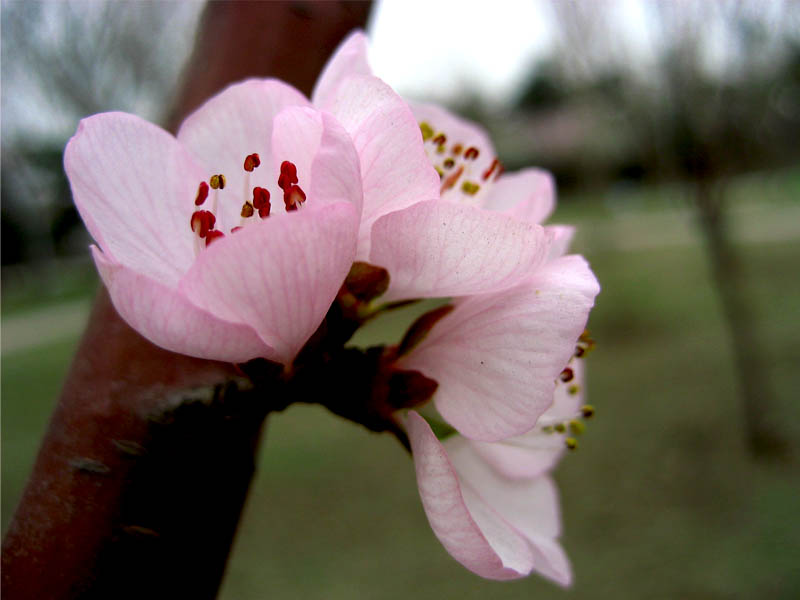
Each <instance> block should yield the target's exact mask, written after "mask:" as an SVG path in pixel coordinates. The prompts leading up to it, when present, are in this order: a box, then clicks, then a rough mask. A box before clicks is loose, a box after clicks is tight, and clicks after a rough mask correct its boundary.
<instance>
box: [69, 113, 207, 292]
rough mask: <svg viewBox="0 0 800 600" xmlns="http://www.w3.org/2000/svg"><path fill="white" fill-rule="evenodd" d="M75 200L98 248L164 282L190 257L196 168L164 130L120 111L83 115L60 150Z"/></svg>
mask: <svg viewBox="0 0 800 600" xmlns="http://www.w3.org/2000/svg"><path fill="white" fill-rule="evenodd" d="M64 168H65V170H66V172H67V176H68V177H69V180H70V185H71V187H72V195H73V197H74V199H75V205H76V206H77V208H78V211H79V212H80V214H81V217H82V218H83V221H84V223H86V227H87V228H88V229H89V232H90V233H91V234H92V237H94V239H95V240H96V241H97V243H98V244H99V245H100V247H101V248H102V249H103V252H105V253H106V255H107V256H108V257H109V258H112V259H113V260H114V261H116V262H118V263H120V264H122V265H125V266H126V267H129V268H130V269H133V270H134V271H136V272H138V273H141V274H143V275H146V276H148V277H151V278H152V279H154V280H156V281H159V282H161V283H163V284H165V285H167V286H173V285H176V284H177V281H178V280H179V279H180V277H181V276H182V274H183V272H184V271H186V269H188V268H189V266H190V265H191V264H192V261H193V260H194V254H193V251H192V243H193V235H194V234H193V233H192V231H191V229H190V227H189V218H190V217H191V214H192V211H193V210H194V198H195V195H196V194H197V186H198V184H199V183H200V180H201V179H202V177H203V175H202V170H200V168H199V167H198V166H197V165H196V164H195V163H194V162H193V161H192V159H191V158H190V156H189V155H188V153H187V152H186V151H185V150H184V149H183V148H182V147H181V146H180V144H179V143H178V142H177V141H176V140H175V138H173V137H172V136H171V135H170V134H169V133H167V132H166V131H164V130H163V129H161V128H159V127H157V126H155V125H153V124H151V123H148V122H147V121H144V120H143V119H140V118H139V117H136V116H134V115H128V114H125V113H104V114H99V115H94V116H92V117H89V118H87V119H83V120H82V121H81V123H80V125H79V126H78V131H77V132H76V133H75V135H74V136H73V137H72V139H70V141H69V143H68V144H67V148H66V150H65V152H64Z"/></svg>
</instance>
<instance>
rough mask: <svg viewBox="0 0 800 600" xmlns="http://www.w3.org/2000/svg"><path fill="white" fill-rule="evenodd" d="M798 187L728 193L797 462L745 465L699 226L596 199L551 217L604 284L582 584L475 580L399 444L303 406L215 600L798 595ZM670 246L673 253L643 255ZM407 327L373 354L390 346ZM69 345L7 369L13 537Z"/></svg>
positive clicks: (569, 517) (266, 467) (580, 532)
mask: <svg viewBox="0 0 800 600" xmlns="http://www.w3.org/2000/svg"><path fill="white" fill-rule="evenodd" d="M797 181H798V179H797V177H795V176H793V177H791V178H789V179H786V180H785V181H784V182H783V184H781V183H778V184H775V186H774V189H773V191H772V194H771V195H767V197H766V198H765V197H764V195H763V193H762V195H761V196H759V195H758V194H759V193H761V192H763V190H764V189H767V188H768V187H769V186H764V185H761V186H759V185H757V184H754V183H753V182H752V181H750V180H745V181H742V182H740V184H738V185H737V186H736V188H735V189H734V192H735V194H736V196H735V197H736V206H735V209H736V210H735V211H734V223H733V226H734V230H735V231H737V232H739V231H742V230H748V231H749V230H750V229H751V228H755V229H756V230H758V231H760V233H758V235H755V236H753V238H752V239H751V238H747V241H746V242H743V243H742V244H741V245H740V250H741V252H742V256H743V258H744V267H745V269H746V272H747V274H748V276H749V279H750V283H751V290H750V291H751V294H752V298H753V300H754V303H755V310H756V315H757V318H758V325H759V331H760V333H761V335H762V338H763V341H764V347H765V349H766V351H767V352H768V359H769V363H770V365H771V367H770V372H769V375H770V377H771V381H772V383H773V385H774V386H775V390H776V392H777V394H778V395H777V404H776V406H775V407H774V411H773V413H772V414H771V418H772V421H773V423H774V424H775V425H776V426H777V427H779V428H780V429H781V431H782V433H783V434H784V436H785V437H786V438H787V439H788V440H789V441H790V442H791V445H792V449H793V454H792V455H791V457H790V459H789V460H788V461H787V462H782V463H778V464H764V463H759V462H757V461H755V460H753V459H752V458H751V457H750V456H749V455H748V453H747V449H746V446H745V444H744V434H743V424H742V419H743V416H742V410H741V404H740V402H739V398H738V396H737V382H736V378H735V373H734V371H733V367H732V359H731V349H730V345H729V342H728V337H727V333H726V330H725V325H724V323H723V321H722V320H721V318H720V316H719V311H718V302H717V298H716V296H715V292H714V289H713V288H712V287H711V285H710V283H709V277H708V269H707V264H706V260H705V256H704V254H703V252H702V249H701V246H700V245H699V244H698V243H697V239H696V237H695V233H694V229H693V228H692V226H691V222H690V221H688V220H687V214H686V213H684V212H682V211H680V210H677V209H673V210H670V211H664V210H662V208H663V204H659V203H655V202H654V203H653V206H649V207H648V206H647V201H644V202H641V203H636V202H634V200H632V199H626V200H625V201H624V202H621V203H616V204H615V203H613V202H611V203H609V202H605V203H598V202H594V203H589V201H588V200H585V201H582V202H579V203H575V204H572V205H567V206H565V207H564V209H563V210H562V211H561V212H560V213H559V215H557V217H558V218H557V219H555V220H557V221H563V222H575V223H578V224H579V225H580V227H581V235H580V236H579V238H578V239H577V242H576V243H577V247H578V248H579V249H580V250H581V251H583V252H585V253H586V255H587V256H588V258H589V259H590V261H591V262H592V264H593V267H594V269H595V271H596V273H597V275H598V278H599V279H600V281H601V284H602V286H603V291H602V293H601V295H600V296H599V298H598V302H597V307H596V309H595V311H594V312H593V314H592V318H591V322H590V328H591V329H592V333H593V337H595V339H597V341H598V349H597V350H596V351H595V352H594V353H592V354H591V355H590V357H589V359H588V365H589V394H590V398H591V401H592V403H593V404H595V406H596V407H597V409H598V414H597V417H596V418H595V419H594V420H593V421H591V422H590V424H589V425H590V426H589V428H588V431H587V433H586V434H585V435H584V437H583V439H582V440H581V447H580V449H579V450H578V451H577V452H576V453H574V454H571V455H570V456H568V457H567V458H566V459H565V461H564V462H563V463H562V465H561V467H560V468H559V470H558V472H557V475H556V476H557V479H558V481H559V483H560V487H561V491H562V501H563V518H564V529H565V535H564V545H565V547H566V549H567V551H568V553H569V555H570V557H571V559H572V561H573V566H574V570H575V574H576V583H575V586H574V587H573V588H572V589H571V590H569V591H563V590H561V589H559V588H557V587H555V586H553V585H550V584H548V583H546V582H543V581H541V580H539V579H537V578H536V577H532V578H530V579H527V580H523V581H517V582H511V583H502V584H501V583H494V582H487V581H483V580H481V579H480V578H478V577H477V576H473V575H472V574H470V573H469V572H467V571H465V570H464V569H463V568H462V567H461V566H460V565H458V564H457V563H455V562H454V561H453V560H452V559H451V558H450V557H449V556H448V555H447V553H446V552H445V551H444V550H443V549H442V547H441V546H440V545H439V543H438V542H437V541H436V539H435V538H434V536H433V534H432V532H431V531H430V528H429V527H428V525H427V522H426V520H425V516H424V513H423V511H422V508H421V506H420V502H419V498H418V496H417V491H416V485H415V481H414V475H413V468H412V463H411V460H410V459H409V457H408V456H407V455H406V454H405V452H404V450H403V449H402V448H401V447H400V446H399V444H397V442H395V441H394V440H393V439H391V438H390V437H389V436H379V435H375V434H370V433H368V432H366V431H365V430H362V429H360V428H359V427H357V426H355V425H351V424H350V423H347V422H345V421H342V420H340V419H338V418H336V417H333V416H331V415H329V414H327V413H326V412H325V411H324V410H323V409H319V408H315V407H306V406H297V407H292V408H290V409H289V410H288V411H286V412H285V413H284V414H279V415H275V416H274V417H272V418H271V419H270V421H269V426H268V428H267V430H266V438H265V442H264V445H263V447H262V453H261V457H260V466H259V470H258V475H257V479H256V481H255V483H254V486H253V493H252V495H251V497H250V499H249V502H248V506H247V510H246V514H245V518H244V520H243V523H242V526H241V530H240V532H239V535H238V538H237V541H236V546H235V550H234V554H233V556H232V559H231V562H230V565H229V569H228V574H227V578H226V581H225V583H224V587H223V591H222V598H225V599H229V600H234V599H237V600H239V599H242V600H249V599H254V600H255V599H260V598H298V597H303V598H309V599H312V600H313V599H320V600H321V599H325V600H328V599H334V600H335V599H340V598H341V599H345V598H347V599H350V598H387V599H389V598H398V599H400V598H415V599H427V598H430V599H441V598H448V599H449V598H461V599H472V598H475V599H479V598H480V599H484V598H492V599H495V598H496V599H505V598H508V599H510V598H556V599H562V598H564V599H566V598H575V599H577V598H587V599H588V598H614V599H624V598H630V599H641V598H648V599H650V598H665V599H667V598H670V599H672V598H688V599H698V600H699V599H709V598H710V599H714V598H726V599H727V598H742V599H745V598H762V597H764V598H772V599H783V598H785V599H787V600H788V599H790V598H796V597H800V569H798V565H799V564H800V519H798V517H797V507H798V498H800V477H798V468H797V466H798V448H800V404H798V399H799V398H798V391H797V390H798V389H800V385H799V384H800V376H799V375H798V370H797V367H798V365H800V344H798V340H800V310H799V309H800V277H798V275H797V269H798V265H800V239H798V237H797V236H796V237H794V239H792V238H791V229H786V230H783V233H782V234H781V235H776V236H774V237H773V236H771V235H770V231H772V225H770V224H771V223H781V222H782V221H785V220H786V218H787V217H786V216H785V215H787V214H789V215H794V214H796V212H793V211H796V205H794V204H792V203H791V202H790V201H788V200H787V198H794V199H796V198H797V197H798V195H797V191H798V186H797ZM770 189H772V188H770ZM643 206H644V207H645V208H642V207H643ZM781 215H784V217H783V218H782V217H781ZM620 223H621V224H620ZM759 228H760V229H759ZM665 231H666V232H669V235H668V237H669V240H671V241H669V240H668V241H664V239H661V238H659V239H658V240H657V241H659V243H658V244H650V243H648V240H649V238H650V236H651V235H652V236H654V237H656V238H658V236H664V235H667V234H665ZM787 231H788V232H789V234H788V235H787V233H786V232H787ZM625 232H629V233H630V237H631V239H630V240H627V239H622V238H621V236H622V235H623V234H624V235H628V234H627V233H625ZM634 237H635V239H633V238H634ZM745 237H746V236H745ZM631 240H632V241H631ZM399 319H400V317H399V316H397V317H394V320H393V321H390V322H387V323H383V324H381V323H376V325H375V327H374V328H373V330H372V331H368V332H366V333H365V339H366V338H371V337H375V336H388V337H392V336H395V335H397V333H398V331H400V328H401V324H400V323H399ZM75 343H76V342H75V340H74V339H70V340H67V341H63V342H58V343H54V344H50V345H47V346H42V347H40V348H37V349H34V350H30V351H25V352H18V353H15V354H12V355H10V356H7V357H5V356H4V357H3V364H2V368H3V372H2V386H3V389H2V393H3V407H2V411H3V413H2V417H3V421H2V434H3V439H2V444H3V448H2V449H3V454H2V467H3V488H2V501H3V526H4V527H5V525H6V523H7V522H8V518H9V511H10V509H11V507H12V506H13V505H14V503H15V502H16V499H17V497H18V495H19V493H20V490H21V486H22V485H23V481H24V478H25V476H26V473H27V471H28V469H29V468H30V465H31V464H32V460H33V456H34V452H35V448H36V444H37V440H38V437H39V436H40V435H41V432H42V430H43V428H44V426H45V424H46V420H47V415H48V413H49V411H50V409H51V407H52V404H53V401H54V398H55V396H56V394H57V392H58V389H59V386H60V381H61V379H62V377H63V374H64V372H65V370H66V368H67V365H68V362H69V360H70V355H71V353H72V351H73V349H74V345H75Z"/></svg>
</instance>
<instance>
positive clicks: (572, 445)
mask: <svg viewBox="0 0 800 600" xmlns="http://www.w3.org/2000/svg"><path fill="white" fill-rule="evenodd" d="M564 445H565V446H566V447H567V449H568V450H577V449H578V440H576V439H575V438H574V437H568V438H566V439H565V440H564Z"/></svg>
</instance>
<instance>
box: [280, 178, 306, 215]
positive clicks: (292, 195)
mask: <svg viewBox="0 0 800 600" xmlns="http://www.w3.org/2000/svg"><path fill="white" fill-rule="evenodd" d="M305 201H306V193H305V192H304V191H303V190H302V188H301V187H300V186H299V185H293V186H291V187H290V188H289V189H288V190H286V191H284V193H283V202H284V204H285V205H286V210H287V212H288V211H293V210H297V209H298V207H299V206H301V205H302V204H303V203H304V202H305Z"/></svg>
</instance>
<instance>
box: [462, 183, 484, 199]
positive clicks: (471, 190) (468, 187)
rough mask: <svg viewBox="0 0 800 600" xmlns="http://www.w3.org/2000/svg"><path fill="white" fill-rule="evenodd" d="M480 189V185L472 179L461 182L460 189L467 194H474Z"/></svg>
mask: <svg viewBox="0 0 800 600" xmlns="http://www.w3.org/2000/svg"><path fill="white" fill-rule="evenodd" d="M480 189H481V186H479V185H478V184H477V183H474V182H472V181H465V182H464V183H462V184H461V191H462V192H464V193H465V194H467V195H469V196H474V195H475V194H477V193H478V190H480Z"/></svg>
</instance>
